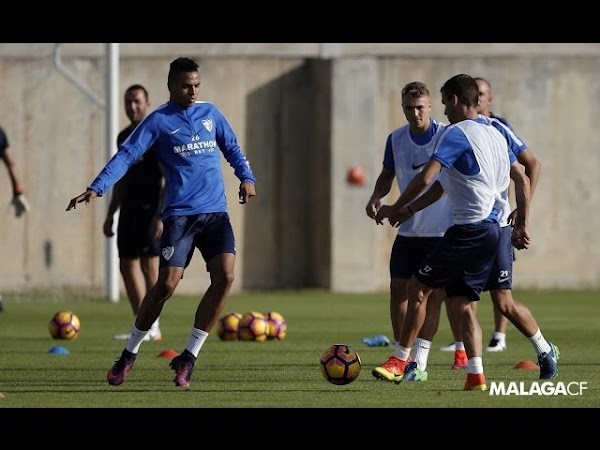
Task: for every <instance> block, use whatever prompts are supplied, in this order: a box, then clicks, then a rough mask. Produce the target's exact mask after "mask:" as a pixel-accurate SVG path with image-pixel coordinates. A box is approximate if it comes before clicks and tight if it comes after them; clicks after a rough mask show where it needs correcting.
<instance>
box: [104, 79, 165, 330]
mask: <svg viewBox="0 0 600 450" xmlns="http://www.w3.org/2000/svg"><path fill="white" fill-rule="evenodd" d="M123 103H124V105H125V113H126V114H127V118H128V119H129V122H130V123H129V125H128V126H127V127H125V128H124V129H123V130H121V132H120V133H119V135H118V136H117V147H119V146H120V145H121V144H122V143H123V142H124V141H125V139H127V138H128V137H129V135H130V134H131V133H132V132H133V130H135V127H137V126H138V125H139V123H140V122H141V121H142V120H143V119H144V117H146V115H147V114H148V112H150V99H149V98H148V91H147V90H146V88H145V87H144V86H142V85H141V84H134V85H131V86H129V87H128V88H127V89H126V90H125V94H124V96H123ZM155 145H156V144H155ZM163 186H164V177H163V175H162V169H161V167H160V164H159V162H158V156H157V155H156V151H154V148H151V149H150V150H148V151H147V152H146V153H144V154H143V155H142V156H140V158H139V159H138V160H137V161H135V163H133V165H132V166H131V167H130V168H129V170H128V171H127V173H126V174H125V176H123V178H121V179H120V180H119V181H118V182H117V183H116V184H115V185H114V187H113V190H112V196H111V198H110V203H109V205H108V210H107V212H106V219H105V220H104V224H103V226H102V230H103V231H104V235H105V236H106V237H107V238H110V237H113V236H114V234H115V233H114V232H113V217H114V215H115V212H117V210H120V213H119V224H118V225H117V248H118V250H119V269H120V271H121V276H122V277H123V283H124V284H125V290H126V291H127V298H128V299H129V304H130V305H131V309H132V311H133V316H134V318H135V317H136V316H137V314H138V312H139V310H140V306H141V305H142V300H144V296H145V295H146V292H148V291H149V290H150V289H151V288H152V286H154V283H156V280H157V279H158V255H159V254H160V248H159V244H160V242H159V240H160V235H161V234H162V225H163V224H162V220H161V217H162V210H163V202H164V189H163ZM129 336H130V333H129V332H127V333H121V334H116V335H115V336H114V338H115V339H118V340H127V339H129ZM144 340H146V341H160V340H162V333H161V331H160V326H159V319H156V321H155V322H154V323H153V324H152V327H151V328H150V331H149V332H148V334H147V335H146V337H145V338H144Z"/></svg>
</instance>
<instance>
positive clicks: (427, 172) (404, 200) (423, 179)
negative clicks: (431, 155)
mask: <svg viewBox="0 0 600 450" xmlns="http://www.w3.org/2000/svg"><path fill="white" fill-rule="evenodd" d="M441 169H442V165H441V164H440V163H439V162H438V161H436V160H434V159H431V160H429V162H428V163H427V164H425V167H423V170H422V171H421V172H419V173H418V174H417V175H415V177H414V178H413V179H412V180H411V181H410V183H408V186H406V189H405V190H404V192H402V194H401V195H400V198H398V200H396V203H394V204H393V205H391V207H389V208H386V207H385V206H382V207H381V208H380V209H379V211H378V212H377V218H376V219H375V220H383V219H385V218H388V217H389V216H390V215H393V214H395V213H397V212H398V211H399V210H400V209H401V208H402V207H403V206H405V205H407V204H409V203H411V202H412V201H413V200H414V199H416V198H417V197H418V196H419V195H420V194H421V193H422V192H423V191H424V190H425V188H426V187H427V186H429V185H430V184H431V183H433V181H434V180H435V178H436V177H437V175H438V174H439V173H440V170H441Z"/></svg>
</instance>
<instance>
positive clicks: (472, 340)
mask: <svg viewBox="0 0 600 450" xmlns="http://www.w3.org/2000/svg"><path fill="white" fill-rule="evenodd" d="M441 93H442V103H443V104H444V106H445V109H444V113H445V114H446V116H447V117H448V120H449V122H450V123H451V125H449V126H448V127H447V128H446V129H445V130H444V132H443V134H442V136H440V138H439V139H438V141H437V144H436V146H435V149H434V152H433V155H432V157H431V159H430V160H429V162H428V163H427V164H426V165H425V167H424V168H423V170H422V172H420V173H419V174H417V175H416V176H415V177H414V178H413V179H412V180H411V181H410V183H409V184H408V186H407V188H406V189H405V190H404V192H402V194H401V196H400V198H399V199H398V200H397V201H396V203H395V204H394V205H392V206H387V205H386V206H382V207H381V209H380V210H379V213H378V215H377V218H378V219H383V218H384V217H387V218H388V219H389V221H390V223H391V224H392V225H396V224H397V222H398V220H397V219H396V216H397V215H398V214H399V212H400V211H402V210H404V213H405V214H409V215H412V211H414V208H412V207H411V205H410V203H411V202H412V201H413V200H415V199H416V198H417V197H418V196H419V195H420V194H421V193H422V192H423V191H424V190H425V189H426V187H427V186H429V185H430V184H432V183H433V182H434V181H435V180H436V178H437V179H438V181H439V183H440V185H441V186H442V187H443V189H444V191H445V192H446V193H447V194H448V198H449V202H450V205H451V209H452V217H453V225H452V226H451V227H450V228H449V229H448V230H447V232H446V233H445V235H444V237H443V238H442V240H441V241H440V244H439V245H437V246H436V247H435V248H434V249H433V250H432V251H431V252H430V253H429V255H428V256H427V257H426V259H425V261H424V262H423V263H422V264H421V266H420V268H419V270H418V272H417V273H416V274H415V275H413V276H412V277H411V279H410V281H409V283H408V310H407V315H406V318H405V322H404V326H403V327H402V333H401V339H400V352H399V357H398V359H399V360H400V364H401V365H404V366H405V367H406V365H407V359H408V355H409V353H410V350H411V348H412V346H413V345H414V342H415V339H416V337H417V334H418V332H419V330H420V329H421V327H422V325H423V323H424V322H425V315H426V308H427V300H428V297H429V296H430V294H431V292H432V291H433V289H434V288H438V287H442V286H444V287H445V288H446V295H447V299H446V306H447V307H449V308H452V309H453V314H455V317H460V322H461V336H462V338H463V341H464V345H465V350H466V352H467V356H468V358H469V361H468V368H467V380H466V383H465V385H464V390H486V389H487V385H486V380H485V375H484V371H483V359H482V345H481V327H480V325H479V322H478V321H477V316H476V315H475V311H474V308H472V307H471V305H470V303H471V302H473V301H477V300H479V297H480V294H481V292H482V291H483V289H484V287H485V285H486V283H487V281H488V278H489V276H490V273H491V270H492V266H493V264H494V261H495V259H496V252H497V249H498V244H499V241H500V224H499V214H500V213H501V212H502V211H503V210H504V208H505V207H506V203H508V200H507V199H505V198H504V197H503V192H504V191H505V190H506V189H508V186H509V182H510V172H511V171H513V170H514V171H517V172H519V173H520V182H519V183H516V185H517V186H516V187H517V196H518V202H517V211H518V215H517V218H516V225H515V231H516V235H517V234H518V235H519V237H520V244H519V245H522V246H527V245H529V234H528V232H527V228H526V226H527V218H528V209H529V182H528V180H527V177H526V175H525V174H524V173H523V172H522V171H521V170H520V167H519V166H518V165H511V164H512V162H513V161H514V159H515V156H514V154H512V161H511V158H510V155H511V153H510V152H509V149H508V144H507V141H506V139H505V138H504V136H502V134H501V133H500V132H499V131H498V130H497V129H496V128H495V127H493V126H492V125H491V123H490V121H489V119H487V118H484V117H483V116H480V115H479V114H478V112H477V104H478V87H477V83H476V82H475V80H474V79H473V78H472V77H470V76H468V75H464V74H460V75H456V76H454V77H452V78H450V79H449V80H448V81H446V83H444V85H443V86H442V88H441ZM442 169H444V170H442ZM440 172H441V174H440ZM438 175H439V176H438ZM514 178H515V179H516V178H517V177H516V175H515V176H514ZM407 211H408V212H407ZM401 380H402V378H400V379H397V380H396V381H401Z"/></svg>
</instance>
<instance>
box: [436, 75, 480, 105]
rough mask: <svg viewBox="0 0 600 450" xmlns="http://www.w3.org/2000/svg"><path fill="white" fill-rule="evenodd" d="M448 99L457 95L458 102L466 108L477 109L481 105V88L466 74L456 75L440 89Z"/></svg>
mask: <svg viewBox="0 0 600 450" xmlns="http://www.w3.org/2000/svg"><path fill="white" fill-rule="evenodd" d="M440 92H441V93H442V95H443V96H444V97H446V98H449V97H452V96H453V95H456V97H457V98H458V102H459V103H461V104H463V105H465V106H472V107H474V108H476V107H477V105H478V103H479V87H478V86H477V82H476V81H475V79H474V78H473V77H471V76H470V75H466V74H464V73H461V74H458V75H454V76H453V77H452V78H450V79H449V80H448V81H446V82H445V83H444V85H443V86H442V88H441V89H440Z"/></svg>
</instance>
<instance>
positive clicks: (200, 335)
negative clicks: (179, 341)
mask: <svg viewBox="0 0 600 450" xmlns="http://www.w3.org/2000/svg"><path fill="white" fill-rule="evenodd" d="M207 337H208V333H207V332H206V331H202V330H199V329H198V328H194V327H192V332H191V333H190V338H189V339H188V342H187V345H186V346H185V349H186V350H187V351H188V352H190V353H191V354H192V355H194V356H195V357H196V358H197V357H198V353H200V349H201V348H202V346H203V345H204V341H206V338H207Z"/></svg>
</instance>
